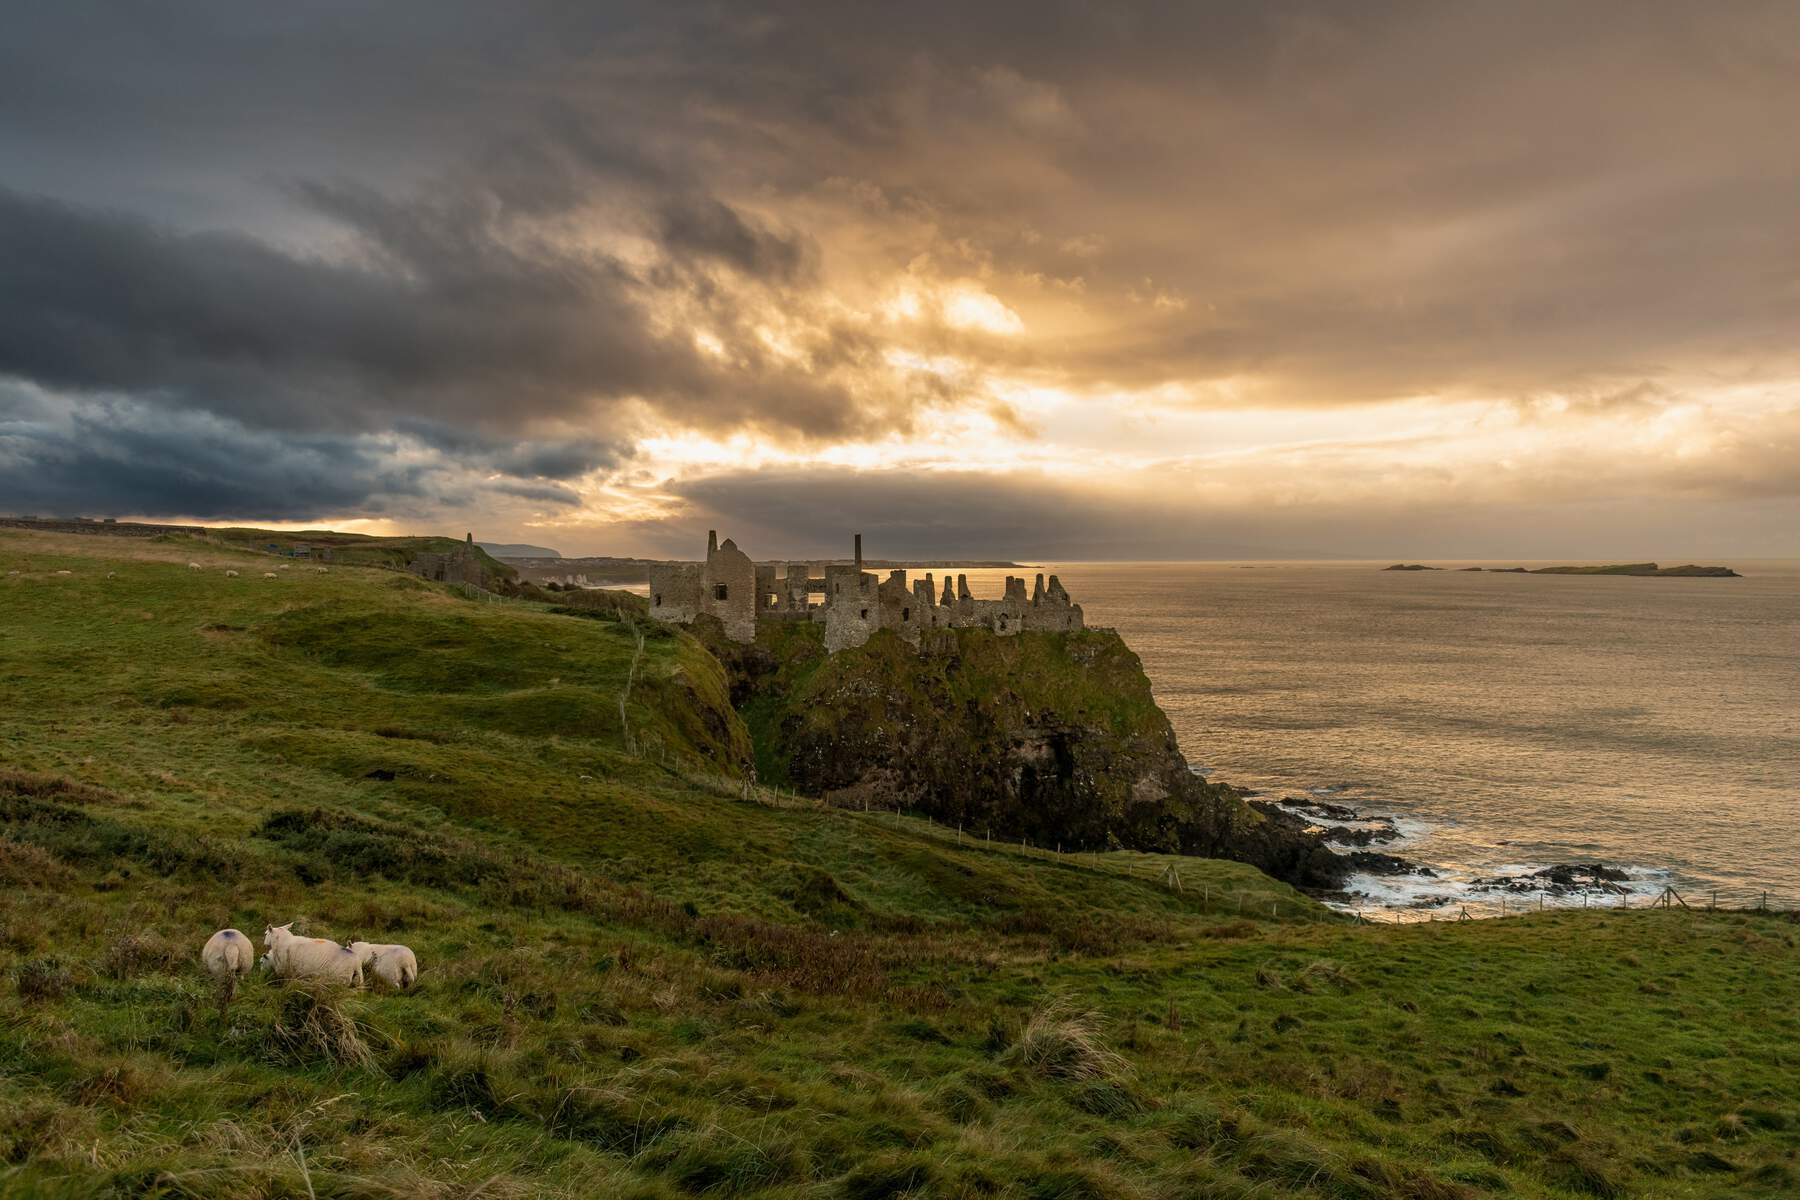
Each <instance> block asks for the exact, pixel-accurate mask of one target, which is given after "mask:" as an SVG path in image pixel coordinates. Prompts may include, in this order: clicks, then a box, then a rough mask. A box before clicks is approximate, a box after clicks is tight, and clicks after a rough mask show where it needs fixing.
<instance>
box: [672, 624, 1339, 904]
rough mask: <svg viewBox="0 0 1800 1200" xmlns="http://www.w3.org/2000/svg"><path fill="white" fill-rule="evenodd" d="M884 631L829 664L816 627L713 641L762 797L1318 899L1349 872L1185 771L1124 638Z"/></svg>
mask: <svg viewBox="0 0 1800 1200" xmlns="http://www.w3.org/2000/svg"><path fill="white" fill-rule="evenodd" d="M926 639H927V640H926V644H925V646H924V647H923V648H922V649H923V652H921V651H918V650H914V649H913V648H911V647H910V646H908V645H907V644H906V643H904V642H902V641H901V640H900V639H898V638H897V637H895V636H893V634H892V633H891V632H887V631H884V632H882V633H879V634H877V635H876V636H875V637H874V638H872V639H871V640H870V641H869V643H868V644H867V645H866V646H862V647H859V648H857V649H853V650H845V651H842V652H840V653H838V654H834V655H830V656H827V655H826V654H825V652H824V646H823V643H822V639H821V637H820V631H819V629H818V627H817V626H815V625H810V624H796V625H789V626H774V627H765V628H764V629H763V630H762V631H761V632H760V634H759V637H758V639H757V642H756V643H755V644H753V645H749V646H738V645H735V644H731V643H728V642H725V641H724V640H723V639H722V638H714V639H708V640H709V641H710V642H711V644H712V645H713V648H714V650H715V653H717V654H718V655H719V656H720V658H721V659H722V660H723V661H724V662H725V663H726V665H727V668H728V669H729V670H730V671H731V673H732V676H733V690H734V700H735V701H736V702H737V705H738V708H739V711H740V712H741V713H742V714H743V716H744V718H745V721H746V722H747V724H748V725H749V726H750V729H751V733H752V736H753V737H754V739H755V742H756V747H757V767H758V772H759V775H760V776H761V778H762V779H763V781H764V782H774V783H786V784H791V785H792V786H794V787H797V788H799V789H800V790H802V791H806V792H811V793H813V794H816V795H824V796H827V797H829V798H832V799H834V800H836V801H838V802H839V803H846V804H860V803H862V802H864V801H867V802H869V803H871V804H872V805H877V806H881V807H902V808H907V809H911V810H914V811H917V812H921V813H925V814H927V815H929V816H931V817H933V818H934V819H936V820H938V821H941V822H945V823H948V824H960V825H961V826H962V827H963V828H964V829H965V830H967V831H968V832H970V833H971V834H974V835H976V836H980V835H982V834H984V833H987V832H989V831H991V833H992V835H993V836H994V837H996V838H1002V837H1003V838H1019V837H1025V838H1029V839H1030V840H1031V841H1032V842H1033V843H1034V844H1036V845H1043V846H1054V845H1058V844H1060V845H1061V846H1062V847H1063V849H1065V850H1095V849H1107V848H1118V847H1126V848H1131V849H1138V850H1158V851H1179V852H1182V853H1188V854H1203V855H1210V856H1214V857H1221V858H1233V859H1238V860H1240V861H1244V862H1249V863H1253V864H1254V865H1256V866H1258V867H1261V868H1262V869H1263V870H1265V871H1267V872H1268V873H1269V874H1271V875H1274V876H1276V877H1277V878H1281V879H1284V880H1287V881H1289V882H1291V883H1294V884H1297V885H1300V886H1307V887H1333V886H1337V885H1339V884H1341V882H1342V880H1343V878H1344V875H1345V869H1344V868H1345V864H1344V861H1343V860H1342V859H1341V858H1339V856H1337V855H1335V854H1333V853H1332V852H1331V851H1330V850H1329V849H1327V848H1326V847H1325V846H1324V845H1323V844H1322V843H1320V842H1319V841H1318V839H1317V838H1316V837H1312V836H1310V835H1307V834H1305V833H1304V832H1303V831H1302V830H1299V829H1295V828H1292V827H1290V826H1285V825H1283V824H1281V823H1278V822H1274V821H1271V820H1269V819H1268V818H1266V817H1264V816H1263V815H1262V814H1261V813H1258V812H1255V811H1253V810H1252V809H1251V808H1250V807H1249V806H1248V805H1246V804H1245V803H1244V802H1243V800H1242V799H1241V798H1240V797H1239V796H1238V794H1237V793H1236V792H1234V791H1233V790H1232V789H1231V788H1229V787H1224V786H1220V785H1215V784H1209V783H1207V782H1206V781H1204V780H1202V779H1200V778H1199V777H1197V776H1195V775H1194V774H1193V773H1192V772H1190V771H1189V770H1188V768H1187V763H1186V761H1185V760H1184V759H1183V758H1182V756H1181V752H1180V750H1179V749H1178V747H1177V746H1176V742H1175V734H1174V731H1173V730H1172V729H1171V728H1170V726H1169V721H1168V718H1167V717H1166V716H1165V715H1164V714H1163V712H1162V710H1161V709H1160V708H1158V707H1157V705H1156V701H1155V699H1154V697H1153V696H1152V695H1151V693H1150V682H1149V680H1148V679H1147V678H1146V677H1145V675H1144V671H1143V666H1142V664H1141V663H1140V662H1139V660H1138V657H1137V655H1136V654H1134V653H1132V651H1131V650H1130V648H1129V647H1127V646H1126V645H1125V643H1124V641H1123V640H1122V639H1120V637H1119V636H1118V635H1117V634H1116V633H1113V632H1111V631H1105V630H1090V631H1085V632H1080V633H1068V634H1052V633H1034V634H1026V635H1020V636H1013V637H1000V636H996V635H995V634H993V633H990V632H988V631H986V630H981V629H955V630H936V631H930V632H928V633H927V634H926Z"/></svg>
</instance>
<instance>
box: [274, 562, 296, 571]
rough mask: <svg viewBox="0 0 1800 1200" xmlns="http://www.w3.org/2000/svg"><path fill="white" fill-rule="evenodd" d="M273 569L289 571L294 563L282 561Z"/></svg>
mask: <svg viewBox="0 0 1800 1200" xmlns="http://www.w3.org/2000/svg"><path fill="white" fill-rule="evenodd" d="M275 569H276V570H277V571H291V570H293V569H294V564H293V563H282V564H281V565H280V566H279V567H276V568H275Z"/></svg>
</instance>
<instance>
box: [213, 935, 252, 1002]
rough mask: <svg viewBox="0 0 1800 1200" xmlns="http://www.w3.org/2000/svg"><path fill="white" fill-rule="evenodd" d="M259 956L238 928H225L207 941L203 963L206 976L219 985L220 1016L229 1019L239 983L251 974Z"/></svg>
mask: <svg viewBox="0 0 1800 1200" xmlns="http://www.w3.org/2000/svg"><path fill="white" fill-rule="evenodd" d="M255 957H256V947H255V946H253V945H251V944H250V939H249V938H248V937H246V936H245V935H244V934H242V933H239V932H238V931H237V930H235V929H221V930H219V932H217V933H215V934H213V935H212V936H211V937H209V938H207V939H206V945H204V946H202V947H201V948H200V962H201V965H202V966H204V967H205V968H206V973H207V974H208V975H211V976H212V977H213V982H215V983H217V984H218V985H219V1016H220V1018H221V1019H223V1018H224V1016H225V1006H226V1005H227V1004H230V1003H231V998H232V997H233V996H235V995H237V985H238V980H240V979H242V978H243V977H244V976H246V975H248V974H250V965H251V961H252V960H253V959H255Z"/></svg>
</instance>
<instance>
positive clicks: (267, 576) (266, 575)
mask: <svg viewBox="0 0 1800 1200" xmlns="http://www.w3.org/2000/svg"><path fill="white" fill-rule="evenodd" d="M263 578H264V579H280V578H281V576H279V575H277V574H276V573H275V572H273V571H264V572H263Z"/></svg>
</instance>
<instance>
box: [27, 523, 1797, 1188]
mask: <svg viewBox="0 0 1800 1200" xmlns="http://www.w3.org/2000/svg"><path fill="white" fill-rule="evenodd" d="M190 558H193V559H195V560H196V561H201V562H202V563H203V564H204V565H205V567H206V568H207V569H206V570H205V571H202V572H198V573H195V572H189V571H188V570H187V569H186V567H185V563H186V562H187V561H188V560H189V559H190ZM270 565H271V560H267V559H264V558H261V557H259V556H255V555H251V554H248V553H234V552H221V551H219V550H217V549H216V548H213V549H196V548H195V547H193V546H187V545H175V544H161V545H158V544H138V545H129V544H125V543H123V542H122V541H121V542H119V543H116V544H115V543H113V542H110V541H107V540H102V539H98V538H93V537H83V538H73V537H71V538H66V539H56V538H49V537H41V536H25V535H7V534H0V687H3V688H4V689H5V690H4V693H3V694H4V697H5V701H6V703H5V704H4V705H3V706H0V766H3V767H4V771H3V773H0V972H3V973H4V979H5V984H4V986H3V987H0V1192H4V1193H6V1194H36V1193H43V1194H67V1195H99V1194H120V1195H124V1194H134V1195H135V1194H146V1193H150V1194H165V1195H234V1196H261V1195H290V1196H308V1195H316V1196H327V1195H339V1196H377V1195H408V1196H412V1195H418V1196H454V1195H470V1194H474V1193H475V1192H477V1191H479V1193H480V1194H482V1195H485V1196H495V1195H501V1196H505V1195H526V1194H544V1193H551V1194H566V1195H571V1196H573V1195H615V1196H643V1197H661V1196H679V1195H721V1196H723V1195H764V1196H785V1197H803V1196H804V1197H814V1196H817V1197H825V1196H833V1197H836V1196H847V1197H876V1196H901V1195H915V1196H925V1195H968V1196H986V1195H999V1196H1017V1197H1083V1196H1087V1197H1119V1198H1138V1197H1143V1198H1150V1197H1177V1196H1193V1195H1219V1196H1244V1197H1249V1196H1268V1195H1305V1196H1352V1197H1381V1196H1413V1197H1456V1196H1480V1195H1523V1196H1586V1195H1601V1196H1605V1195H1630V1194H1655V1195H1659V1196H1704V1195H1726V1194H1750V1195H1755V1194H1763V1195H1771V1196H1772V1195H1782V1194H1786V1193H1788V1192H1791V1190H1792V1188H1793V1187H1794V1181H1795V1172H1796V1170H1797V1169H1800V1163H1797V1160H1796V1155H1797V1154H1800V1104H1797V1103H1796V1101H1795V1100H1794V1097H1793V1091H1792V1082H1791V1081H1792V1077H1793V1072H1794V1069H1795V1066H1796V1062H1797V1060H1800V1049H1797V1048H1796V1047H1797V1046H1800V1019H1797V1017H1796V1014H1795V1010H1794V1007H1793V1004H1792V998H1793V996H1794V995H1795V994H1796V993H1797V991H1800V988H1797V985H1800V950H1797V949H1796V937H1795V935H1796V927H1795V926H1794V925H1793V924H1792V923H1790V922H1787V921H1785V920H1783V919H1782V918H1780V917H1777V916H1772V915H1770V916H1755V915H1748V914H1746V915H1732V914H1687V913H1682V912H1679V911H1676V912H1673V913H1664V912H1655V913H1651V912H1642V911H1633V912H1627V913H1611V912H1607V913H1601V912H1592V913H1575V912H1571V913H1551V914H1544V915H1538V916H1531V917H1527V918H1520V919H1516V920H1512V921H1508V922H1499V923H1497V922H1488V923H1482V924H1467V925H1447V924H1439V925H1426V926H1407V927H1404V928H1375V929H1370V928H1364V927H1351V926H1344V925H1341V924H1331V923H1327V924H1317V923H1297V922H1290V921H1273V920H1268V919H1248V918H1246V917H1240V916H1238V915H1236V912H1235V908H1232V909H1230V910H1228V911H1220V906H1219V905H1218V904H1217V902H1216V897H1218V896H1219V895H1220V894H1225V895H1231V894H1234V893H1241V894H1244V895H1247V896H1249V897H1251V902H1250V903H1248V904H1246V905H1245V906H1244V907H1245V911H1246V912H1247V913H1249V914H1257V913H1259V912H1262V911H1265V910H1266V907H1267V902H1268V901H1269V900H1271V899H1274V900H1282V901H1285V903H1286V904H1288V905H1296V904H1298V903H1299V901H1298V900H1297V898H1296V897H1294V895H1293V894H1292V893H1291V892H1290V891H1289V890H1288V889H1285V888H1283V887H1281V886H1280V885H1277V884H1274V883H1272V882H1270V881H1268V880H1267V879H1266V878H1265V877H1262V876H1260V875H1259V874H1257V873H1256V872H1254V871H1252V870H1251V869H1249V868H1247V867H1243V866H1240V865H1238V864H1232V863H1222V862H1213V861H1210V860H1186V861H1184V862H1183V863H1182V872H1183V876H1184V879H1185V881H1186V883H1187V889H1186V891H1184V892H1181V893H1175V892H1171V891H1169V890H1167V889H1164V888H1159V887H1157V886H1155V885H1154V884H1152V883H1150V882H1148V881H1146V880H1142V879H1131V878H1124V877H1120V876H1118V875H1114V874H1110V873H1107V872H1104V871H1091V870H1084V869H1081V868H1080V867H1079V866H1077V865H1075V864H1071V863H1068V862H1057V861H1046V860H1041V859H1037V858H1032V857H1025V856H1021V855H1018V854H1016V853H1012V852H1009V851H1006V850H1004V849H1001V848H991V847H988V846H985V845H977V844H973V843H971V844H967V845H962V846H958V845H956V844H954V843H946V842H944V841H943V840H942V839H940V838H937V837H930V836H925V835H923V834H922V833H921V832H920V831H919V830H918V829H917V828H916V827H915V826H913V825H912V824H910V823H907V822H892V821H886V820H881V819H877V818H875V817H863V816H861V815H860V814H842V813H827V812H814V811H805V810H786V809H779V810H778V809H770V808H764V807H761V806H758V805H755V804H747V803H743V802H741V801H738V800H736V799H734V798H732V797H733V795H734V790H735V789H734V786H733V784H732V783H731V781H730V780H731V775H732V773H733V772H734V770H735V769H736V767H737V765H738V764H739V763H741V762H742V761H744V759H745V757H746V756H747V755H748V754H749V753H750V742H749V739H748V733H747V731H746V729H745V726H744V724H743V722H741V721H740V720H739V719H738V718H737V716H736V714H733V713H732V712H731V711H730V710H729V708H728V707H727V706H726V705H725V702H724V701H725V698H724V694H723V689H724V680H723V676H722V674H721V673H720V672H719V669H718V666H717V664H716V663H715V662H713V661H712V660H711V659H710V657H709V656H707V655H706V654H705V652H704V650H703V649H702V648H701V647H699V646H698V644H697V643H694V642H693V641H692V640H691V639H689V638H687V637H686V636H685V635H680V634H675V635H668V634H665V635H663V636H646V637H645V639H644V641H643V651H642V657H641V659H639V661H638V667H637V672H636V678H635V681H634V682H633V684H632V686H631V689H630V699H629V701H628V703H627V721H628V723H629V725H630V728H631V730H632V736H633V737H635V738H636V739H638V740H639V742H640V746H639V748H640V750H641V751H642V753H641V754H640V755H632V754H629V753H626V751H625V746H626V730H625V729H624V728H622V727H621V725H620V723H619V718H618V697H619V695H620V693H621V691H623V690H624V686H625V681H626V676H627V674H628V673H630V672H631V670H632V666H631V664H632V662H633V659H634V657H636V656H637V655H638V650H637V646H638V641H637V632H638V627H636V626H635V623H634V622H631V621H628V620H604V619H602V620H595V619H588V618H585V617H579V616H572V615H566V614H561V613H557V612H554V611H551V610H550V608H549V607H548V606H544V605H531V604H481V603H474V602H470V601H467V600H463V599H461V598H459V597H456V596H454V595H452V594H450V593H449V592H447V591H445V590H444V589H442V588H438V587H436V586H433V585H425V584H422V583H420V582H419V581H416V580H410V579H405V578H402V577H400V576H397V575H395V574H393V573H391V572H384V571H376V570H351V569H342V570H339V569H334V570H332V571H331V572H329V573H327V574H324V575H320V574H317V573H315V572H310V571H304V570H303V569H302V568H299V567H296V568H295V570H293V571H291V572H279V573H278V574H279V575H281V576H284V577H283V578H278V579H275V580H264V579H263V578H261V574H262V571H263V570H264V569H269V567H270ZM227 567H232V568H235V569H238V570H239V571H240V572H241V574H240V577H239V578H236V579H230V580H227V579H226V578H225V577H224V575H223V570H224V569H226V568H227ZM12 570H18V571H20V572H21V573H20V574H19V575H16V576H9V575H6V574H5V572H8V571H12ZM59 570H68V571H70V572H71V574H69V575H58V574H56V572H57V571H59ZM108 572H112V573H113V578H110V579H109V578H107V574H108ZM665 758H666V759H667V763H666V764H665V761H664V760H665ZM1203 888H1205V889H1207V890H1208V892H1209V893H1210V895H1212V896H1213V897H1215V901H1214V902H1213V903H1212V904H1210V905H1209V904H1208V903H1206V902H1205V901H1203V900H1202V899H1201V892H1202V889H1203ZM291 917H298V918H300V919H301V920H302V921H303V922H304V923H305V924H306V925H308V926H310V927H311V928H312V929H315V930H317V931H319V932H322V933H326V934H329V935H332V936H338V937H342V938H349V937H352V936H365V937H374V938H381V939H386V938H389V937H392V938H394V939H395V940H402V941H406V942H408V943H410V944H412V945H413V946H414V947H415V948H416V949H417V950H418V951H419V954H420V957H421V961H422V963H423V965H424V973H423V975H422V977H421V982H420V985H419V988H418V990H417V991H416V992H414V993H411V994H407V995H402V996H395V995H389V994H384V993H371V994H367V995H359V996H353V997H347V998H346V997H342V996H336V995H329V994H327V995H322V996H320V995H314V994H312V993H309V992H306V991H304V990H300V989H292V988H284V987H280V986H276V985H271V984H268V983H265V982H263V981H260V980H259V981H256V982H254V983H252V984H251V985H250V986H248V987H247V988H246V989H245V991H244V993H243V994H242V996H241V997H240V998H239V1000H238V1001H237V1003H236V1004H235V1005H234V1006H233V1007H232V1008H231V1010H230V1012H229V1015H228V1017H227V1018H226V1020H225V1021H224V1022H223V1023H221V1022H220V1021H219V1020H218V1018H217V1017H216V1015H215V1014H214V1012H213V1010H212V1004H211V998H210V993H209V991H208V989H207V988H206V986H205V985H204V982H203V980H202V979H201V978H200V976H199V972H198V969H197V966H196V965H195V963H194V961H193V959H194V956H195V954H196V953H197V950H198V946H199V944H200V942H201V941H202V940H203V939H204V937H205V935H206V934H207V933H210V932H211V930H212V929H213V928H216V927H218V926H220V925H224V924H234V925H236V926H238V927H239V928H242V929H245V930H247V931H249V932H251V933H253V934H255V935H260V933H261V929H262V926H263V925H264V924H266V923H268V922H269V921H271V920H286V919H289V918H291Z"/></svg>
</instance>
